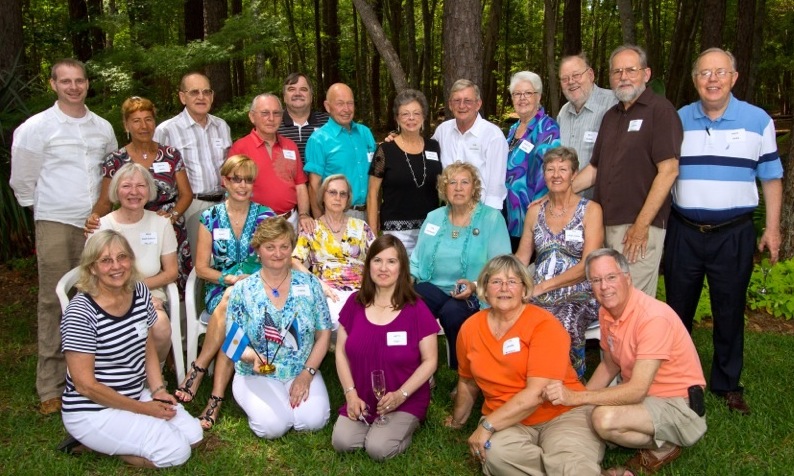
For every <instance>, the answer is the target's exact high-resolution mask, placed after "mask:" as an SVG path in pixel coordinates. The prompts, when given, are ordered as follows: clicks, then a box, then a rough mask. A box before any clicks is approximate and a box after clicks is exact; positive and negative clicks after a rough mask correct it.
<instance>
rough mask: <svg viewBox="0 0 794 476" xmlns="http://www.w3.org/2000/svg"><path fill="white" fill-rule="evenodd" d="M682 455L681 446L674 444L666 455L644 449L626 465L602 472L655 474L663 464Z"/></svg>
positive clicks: (611, 475) (611, 474)
mask: <svg viewBox="0 0 794 476" xmlns="http://www.w3.org/2000/svg"><path fill="white" fill-rule="evenodd" d="M679 456H681V447H680V446H674V447H673V449H672V450H671V451H670V452H669V453H667V454H666V455H664V456H662V457H661V458H658V457H657V456H656V455H654V454H653V453H652V452H651V450H647V449H643V450H639V451H637V453H636V454H635V455H634V456H632V457H631V459H630V460H628V461H626V464H625V466H616V467H614V468H610V469H608V470H604V471H603V472H601V474H602V475H604V476H626V474H627V473H628V474H630V475H634V476H639V475H648V474H655V473H656V472H657V471H659V470H660V469H661V468H662V467H663V466H665V465H667V464H668V463H670V462H672V461H674V460H675V459H677V458H678V457H679Z"/></svg>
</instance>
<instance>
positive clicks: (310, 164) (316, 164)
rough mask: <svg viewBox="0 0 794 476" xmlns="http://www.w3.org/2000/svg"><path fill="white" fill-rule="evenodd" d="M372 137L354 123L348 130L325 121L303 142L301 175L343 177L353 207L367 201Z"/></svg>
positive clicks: (373, 149) (367, 131)
mask: <svg viewBox="0 0 794 476" xmlns="http://www.w3.org/2000/svg"><path fill="white" fill-rule="evenodd" d="M375 148H376V146H375V138H374V137H373V136H372V132H371V131H370V130H369V128H368V127H367V126H365V125H362V124H357V123H355V122H351V123H350V130H347V129H345V128H344V127H342V126H340V125H339V123H337V122H336V121H334V119H333V118H329V119H328V122H327V123H326V124H325V125H324V126H323V127H321V128H319V129H317V130H315V131H314V133H313V134H312V135H311V137H309V141H308V142H307V143H306V164H305V165H304V166H303V170H304V172H307V173H312V174H316V175H319V176H320V180H325V178H326V177H328V176H329V175H334V174H344V176H345V177H347V180H348V181H349V182H350V187H351V188H352V192H353V202H352V205H353V206H359V205H364V204H366V202H367V185H368V181H369V163H370V162H372V157H373V155H374V154H375Z"/></svg>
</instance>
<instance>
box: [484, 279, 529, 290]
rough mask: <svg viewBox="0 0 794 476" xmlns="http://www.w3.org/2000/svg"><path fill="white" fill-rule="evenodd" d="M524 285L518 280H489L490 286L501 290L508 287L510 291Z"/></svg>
mask: <svg viewBox="0 0 794 476" xmlns="http://www.w3.org/2000/svg"><path fill="white" fill-rule="evenodd" d="M522 284H523V283H522V282H521V281H519V280H517V279H508V280H504V279H491V280H488V286H492V287H494V288H501V287H502V286H503V285H507V287H508V288H509V289H515V288H517V287H519V286H521V285H522Z"/></svg>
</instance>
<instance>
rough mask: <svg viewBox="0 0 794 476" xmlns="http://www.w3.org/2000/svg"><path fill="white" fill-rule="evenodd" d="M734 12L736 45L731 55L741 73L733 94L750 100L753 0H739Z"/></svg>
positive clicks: (754, 4)
mask: <svg viewBox="0 0 794 476" xmlns="http://www.w3.org/2000/svg"><path fill="white" fill-rule="evenodd" d="M737 8H738V11H737V13H736V17H737V21H736V46H735V47H734V49H733V55H734V56H735V57H736V68H737V70H738V71H739V72H740V73H741V74H739V79H738V80H736V85H735V86H734V87H733V94H734V96H736V97H737V98H739V99H741V100H743V101H748V102H752V89H750V85H751V84H752V75H753V73H752V68H751V65H752V60H753V39H754V38H755V12H756V2H755V0H739V2H738V7H737Z"/></svg>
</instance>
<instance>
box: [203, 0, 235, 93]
mask: <svg viewBox="0 0 794 476" xmlns="http://www.w3.org/2000/svg"><path fill="white" fill-rule="evenodd" d="M228 8H229V6H228V4H227V3H226V0H204V36H205V38H206V37H208V36H210V35H212V34H213V33H216V32H218V31H220V29H221V27H223V23H224V21H225V20H226V18H227V17H228V15H229V10H228ZM205 72H206V74H207V77H208V78H209V79H210V84H212V89H213V90H215V102H214V106H215V107H216V108H218V107H220V106H222V105H224V104H226V103H227V102H229V101H231V100H232V77H231V74H230V64H229V61H220V62H217V63H210V64H208V65H207V67H206V70H205Z"/></svg>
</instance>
